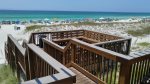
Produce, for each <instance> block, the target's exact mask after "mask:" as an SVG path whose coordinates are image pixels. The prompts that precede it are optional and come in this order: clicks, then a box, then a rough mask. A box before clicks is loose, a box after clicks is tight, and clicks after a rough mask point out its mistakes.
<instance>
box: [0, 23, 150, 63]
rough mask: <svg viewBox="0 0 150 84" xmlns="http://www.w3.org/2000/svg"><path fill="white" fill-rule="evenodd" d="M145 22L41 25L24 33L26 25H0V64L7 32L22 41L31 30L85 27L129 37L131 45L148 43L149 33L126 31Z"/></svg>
mask: <svg viewBox="0 0 150 84" xmlns="http://www.w3.org/2000/svg"><path fill="white" fill-rule="evenodd" d="M143 24H147V23H132V22H131V23H130V24H128V23H117V24H111V25H110V24H102V25H99V26H89V25H81V26H72V25H62V26H50V27H43V28H41V29H35V30H33V31H29V32H26V33H25V29H26V26H25V25H1V28H0V34H1V35H0V64H2V63H5V53H4V43H5V41H6V40H7V34H12V35H13V36H14V37H15V38H16V39H17V40H18V41H20V42H21V41H22V40H23V39H26V40H28V39H29V36H30V33H31V32H37V31H39V32H40V31H61V30H77V29H86V30H92V31H98V32H103V33H108V34H112V35H117V36H122V37H130V38H132V43H131V45H132V47H135V46H137V43H142V42H148V43H150V39H149V38H150V35H146V36H142V37H135V36H131V35H129V34H128V33H126V32H125V31H126V30H129V29H131V28H135V29H138V28H139V27H140V26H141V25H143ZM15 26H17V27H20V30H15V29H14V27H15Z"/></svg>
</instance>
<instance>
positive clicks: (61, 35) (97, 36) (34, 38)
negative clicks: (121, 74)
mask: <svg viewBox="0 0 150 84" xmlns="http://www.w3.org/2000/svg"><path fill="white" fill-rule="evenodd" d="M40 35H45V36H46V39H48V40H55V39H57V40H61V39H65V38H66V39H69V38H70V39H71V38H74V37H81V36H82V37H84V38H88V39H92V40H93V42H104V41H111V40H117V39H123V38H122V37H118V36H113V35H109V34H104V33H99V32H94V31H89V30H70V31H55V32H37V33H32V34H31V36H30V39H29V43H34V44H36V45H39V39H40Z"/></svg>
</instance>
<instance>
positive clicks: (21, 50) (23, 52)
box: [8, 34, 25, 56]
mask: <svg viewBox="0 0 150 84" xmlns="http://www.w3.org/2000/svg"><path fill="white" fill-rule="evenodd" d="M8 38H9V39H11V41H13V43H14V44H15V46H16V47H17V48H18V50H20V52H21V53H22V55H23V56H24V55H25V48H23V47H22V46H21V45H19V43H18V42H17V41H16V40H15V38H14V37H13V36H12V35H10V34H8Z"/></svg>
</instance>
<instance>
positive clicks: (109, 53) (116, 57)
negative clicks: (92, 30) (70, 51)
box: [71, 39, 132, 61]
mask: <svg viewBox="0 0 150 84" xmlns="http://www.w3.org/2000/svg"><path fill="white" fill-rule="evenodd" d="M71 41H72V43H73V44H80V45H82V46H83V47H85V48H87V49H90V50H91V51H92V52H96V53H99V54H103V56H106V58H111V57H112V59H113V60H116V61H122V60H131V59H132V57H130V56H126V55H123V54H119V53H116V52H113V51H111V50H107V49H104V48H100V47H97V46H93V45H92V44H91V45H89V44H88V43H86V42H83V41H80V40H78V39H72V40H71ZM87 45H88V46H87ZM107 56H108V57H107Z"/></svg>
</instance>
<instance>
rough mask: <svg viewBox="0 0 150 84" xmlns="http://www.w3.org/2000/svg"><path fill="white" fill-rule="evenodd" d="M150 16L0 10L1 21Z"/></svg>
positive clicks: (118, 13) (144, 15) (140, 14)
mask: <svg viewBox="0 0 150 84" xmlns="http://www.w3.org/2000/svg"><path fill="white" fill-rule="evenodd" d="M101 17H103V18H114V19H129V18H150V13H127V12H77V11H17V10H0V21H4V20H9V21H18V20H19V21H20V20H23V21H29V20H44V19H45V18H48V19H49V20H53V19H57V20H69V19H85V18H93V19H98V18H101Z"/></svg>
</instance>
